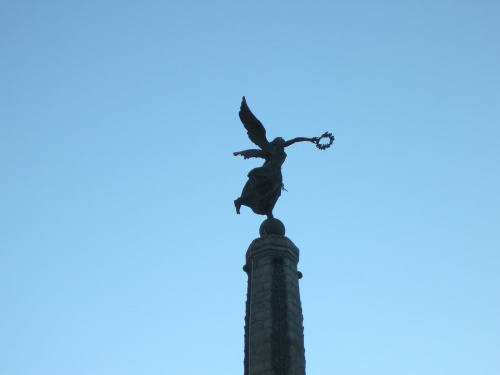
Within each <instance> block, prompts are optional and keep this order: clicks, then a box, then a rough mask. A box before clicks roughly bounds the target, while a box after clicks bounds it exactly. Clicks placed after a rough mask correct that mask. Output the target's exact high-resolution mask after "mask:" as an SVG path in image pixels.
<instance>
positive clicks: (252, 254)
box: [246, 234, 300, 263]
mask: <svg viewBox="0 0 500 375" xmlns="http://www.w3.org/2000/svg"><path fill="white" fill-rule="evenodd" d="M269 253H274V254H276V255H278V254H281V255H288V256H290V257H291V258H293V259H294V260H295V262H296V263H298V262H299V253H300V252H299V248H298V247H297V246H295V244H294V243H293V242H292V241H291V240H290V239H289V238H288V237H285V236H280V235H274V234H269V235H266V236H262V237H259V238H256V239H255V240H253V241H252V243H251V244H250V246H249V247H248V250H247V253H246V260H247V263H248V261H249V260H251V259H254V258H258V257H261V256H265V255H268V254H269Z"/></svg>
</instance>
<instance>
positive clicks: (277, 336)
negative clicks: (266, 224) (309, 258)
mask: <svg viewBox="0 0 500 375" xmlns="http://www.w3.org/2000/svg"><path fill="white" fill-rule="evenodd" d="M298 261H299V249H298V248H297V247H296V246H295V245H294V244H293V242H292V241H290V239H288V238H287V237H285V236H282V235H265V236H262V237H260V238H258V239H256V240H254V241H253V242H252V244H251V245H250V247H249V248H248V251H247V254H246V265H245V268H244V269H245V270H246V272H247V274H248V291H247V303H246V317H245V361H244V364H245V375H305V356H304V333H303V331H304V328H303V324H302V321H303V317H302V308H301V304H300V293H299V283H298V277H299V274H298V272H297V263H298Z"/></svg>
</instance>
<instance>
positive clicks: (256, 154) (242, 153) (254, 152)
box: [233, 149, 267, 159]
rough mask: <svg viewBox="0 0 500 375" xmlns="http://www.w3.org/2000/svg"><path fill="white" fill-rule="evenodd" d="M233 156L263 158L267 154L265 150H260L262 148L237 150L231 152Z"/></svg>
mask: <svg viewBox="0 0 500 375" xmlns="http://www.w3.org/2000/svg"><path fill="white" fill-rule="evenodd" d="M233 155H234V156H243V157H244V158H245V159H249V158H262V159H265V158H266V156H267V152H265V151H262V150H255V149H253V150H245V151H238V152H233Z"/></svg>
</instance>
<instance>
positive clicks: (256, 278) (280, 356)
mask: <svg viewBox="0 0 500 375" xmlns="http://www.w3.org/2000/svg"><path fill="white" fill-rule="evenodd" d="M239 115H240V119H241V122H242V123H243V125H244V126H245V129H246V130H247V133H248V137H249V138H250V140H251V141H252V142H253V143H255V144H256V145H257V146H259V148H260V149H251V150H245V151H239V152H235V153H234V155H235V156H243V157H244V158H245V159H248V158H262V159H264V160H265V161H264V164H263V165H262V167H258V168H254V169H252V170H251V171H250V173H248V181H247V183H246V184H245V186H244V188H243V191H242V193H241V196H240V197H239V198H238V199H236V200H235V201H234V205H235V207H236V213H238V214H239V213H240V209H241V206H247V207H249V208H251V209H252V211H253V212H255V213H256V214H260V215H266V216H267V219H266V220H264V222H263V223H262V225H261V226H260V229H259V233H260V237H259V238H257V239H255V240H254V241H253V242H252V243H251V245H250V247H249V248H248V250H247V253H246V262H245V265H244V266H243V270H244V271H245V272H246V273H247V275H248V289H247V301H246V315H245V359H244V369H245V370H244V375H305V367H306V360H305V354H304V353H305V349H304V328H303V324H302V321H303V316H302V306H301V302H300V294H299V279H300V278H302V274H301V273H300V272H298V270H297V264H298V262H299V249H298V248H297V247H296V246H295V245H294V244H293V242H292V241H291V240H290V239H289V238H287V237H285V226H284V225H283V223H282V222H281V221H280V220H278V219H276V218H275V217H274V216H273V208H274V206H275V204H276V202H277V201H278V198H279V197H280V195H281V191H282V190H284V186H283V177H282V175H281V166H282V165H283V163H284V161H285V159H286V156H287V155H286V153H285V151H284V149H285V148H286V147H288V146H291V145H292V144H294V143H297V142H311V143H316V147H318V148H319V149H321V150H324V149H326V148H328V147H330V146H331V144H332V143H333V141H334V137H333V135H332V134H331V133H328V132H326V133H324V134H323V135H322V136H321V137H314V138H305V137H298V138H294V139H291V140H289V141H285V140H284V139H283V138H279V137H278V138H275V139H274V140H273V141H272V142H268V141H267V138H266V130H265V128H264V126H263V125H262V123H261V122H260V121H259V120H258V119H257V118H256V117H255V116H254V115H253V113H252V112H251V111H250V109H249V108H248V105H247V103H246V100H245V97H243V101H242V103H241V108H240V112H239ZM322 139H329V143H326V144H322V143H321V140H322Z"/></svg>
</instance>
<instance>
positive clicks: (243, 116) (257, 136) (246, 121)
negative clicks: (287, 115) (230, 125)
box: [239, 97, 273, 153]
mask: <svg viewBox="0 0 500 375" xmlns="http://www.w3.org/2000/svg"><path fill="white" fill-rule="evenodd" d="M239 115H240V120H241V122H242V123H243V125H244V126H245V129H246V130H247V134H248V138H250V140H251V141H252V142H253V143H255V144H256V145H257V146H259V147H260V148H261V149H262V150H264V151H265V152H268V153H272V152H273V149H272V146H271V145H270V144H269V142H268V141H267V138H266V129H265V128H264V125H262V123H261V122H260V121H259V120H258V119H257V117H255V116H254V114H253V113H252V111H250V108H248V105H247V101H246V100H245V97H243V100H242V101H241V107H240V113H239Z"/></svg>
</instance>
